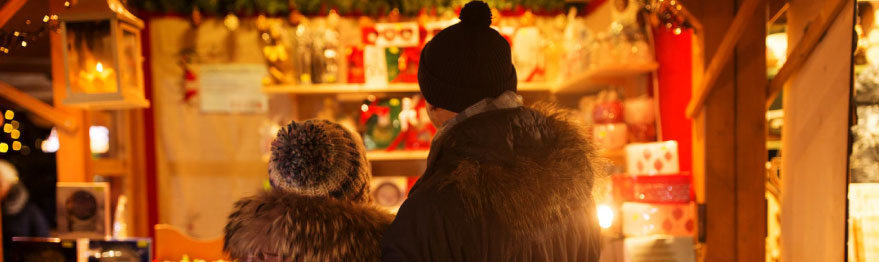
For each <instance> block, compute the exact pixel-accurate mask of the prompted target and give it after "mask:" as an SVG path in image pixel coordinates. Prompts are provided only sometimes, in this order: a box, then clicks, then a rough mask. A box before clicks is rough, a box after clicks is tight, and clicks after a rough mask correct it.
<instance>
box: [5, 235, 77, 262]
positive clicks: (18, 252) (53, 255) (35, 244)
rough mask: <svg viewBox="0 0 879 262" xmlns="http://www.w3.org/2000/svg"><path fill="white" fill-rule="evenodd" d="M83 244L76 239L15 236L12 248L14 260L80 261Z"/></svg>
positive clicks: (34, 261)
mask: <svg viewBox="0 0 879 262" xmlns="http://www.w3.org/2000/svg"><path fill="white" fill-rule="evenodd" d="M81 246H82V245H81V244H80V243H77V241H76V240H61V239H59V238H31V237H13V238H12V245H11V247H12V248H11V249H10V250H6V252H11V253H12V261H20V262H32V261H33V262H39V261H58V262H78V261H80V260H79V257H78V256H79V254H80V252H79V249H80V248H81Z"/></svg>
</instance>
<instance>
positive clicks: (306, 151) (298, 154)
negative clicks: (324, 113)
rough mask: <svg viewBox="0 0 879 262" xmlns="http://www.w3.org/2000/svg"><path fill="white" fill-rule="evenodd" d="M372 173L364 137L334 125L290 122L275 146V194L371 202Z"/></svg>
mask: <svg viewBox="0 0 879 262" xmlns="http://www.w3.org/2000/svg"><path fill="white" fill-rule="evenodd" d="M370 172H371V170H370V168H369V162H368V161H367V159H366V152H365V149H364V147H363V143H362V142H361V140H360V136H358V135H357V134H356V133H354V132H351V131H349V130H348V129H346V128H345V127H343V126H342V125H339V124H337V123H334V122H331V121H327V120H306V121H301V122H296V121H293V122H290V124H288V125H287V126H285V127H283V128H281V130H280V131H278V137H277V138H276V139H275V141H274V142H272V156H271V160H270V163H269V181H270V182H271V184H272V188H273V189H274V190H280V191H284V192H291V193H296V194H299V195H303V196H308V197H331V198H336V199H339V200H350V201H356V202H368V201H369V199H370V197H369V179H370Z"/></svg>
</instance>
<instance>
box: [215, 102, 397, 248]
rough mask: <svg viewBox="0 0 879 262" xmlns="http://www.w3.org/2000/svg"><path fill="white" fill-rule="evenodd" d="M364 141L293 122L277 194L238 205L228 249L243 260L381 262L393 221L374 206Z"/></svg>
mask: <svg viewBox="0 0 879 262" xmlns="http://www.w3.org/2000/svg"><path fill="white" fill-rule="evenodd" d="M369 179H370V168H369V164H368V162H367V160H366V154H365V152H364V148H363V145H362V142H361V141H360V138H359V136H358V135H356V134H354V133H352V132H349V131H347V130H346V129H345V128H344V127H342V126H341V125H339V124H336V123H333V122H330V121H326V120H308V121H304V122H299V123H297V122H292V123H290V124H289V125H288V126H286V127H285V128H282V129H281V130H280V131H279V132H278V138H276V139H275V141H274V142H273V143H272V157H271V162H270V163H269V181H270V182H271V184H272V189H271V190H270V191H269V192H263V193H260V194H258V195H256V196H252V197H247V198H244V199H242V200H240V201H238V202H237V203H236V204H235V210H234V211H233V213H232V214H231V215H230V216H229V221H228V223H227V224H226V228H225V243H224V245H223V250H224V251H225V252H227V253H229V255H230V257H231V258H233V259H238V260H239V261H379V260H380V258H381V255H380V254H381V250H380V246H379V241H380V240H381V236H382V234H383V233H384V231H385V229H386V228H387V226H388V225H389V224H390V222H391V220H392V219H393V217H392V216H391V214H389V213H388V212H386V211H382V210H380V209H379V208H378V207H376V206H374V205H372V199H371V197H370V194H369Z"/></svg>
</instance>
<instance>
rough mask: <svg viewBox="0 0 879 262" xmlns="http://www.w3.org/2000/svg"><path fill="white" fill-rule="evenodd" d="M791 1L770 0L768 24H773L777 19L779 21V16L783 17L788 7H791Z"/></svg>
mask: <svg viewBox="0 0 879 262" xmlns="http://www.w3.org/2000/svg"><path fill="white" fill-rule="evenodd" d="M789 2H790V0H769V21H767V22H766V24H767V25H772V24H773V23H775V21H778V18H781V16H782V15H784V12H787V8H788V7H790V3H789Z"/></svg>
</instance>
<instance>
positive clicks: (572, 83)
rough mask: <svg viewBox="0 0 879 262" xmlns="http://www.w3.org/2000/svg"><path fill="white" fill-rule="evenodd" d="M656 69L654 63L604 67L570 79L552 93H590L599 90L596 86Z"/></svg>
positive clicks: (629, 78)
mask: <svg viewBox="0 0 879 262" xmlns="http://www.w3.org/2000/svg"><path fill="white" fill-rule="evenodd" d="M657 68H659V65H658V64H657V63H656V62H649V63H632V64H618V65H604V66H601V67H598V68H593V69H589V70H586V71H584V72H583V73H580V74H578V75H575V76H573V77H571V78H570V79H568V80H567V81H564V82H562V83H561V84H559V85H557V86H554V87H553V89H552V92H553V93H592V92H596V91H598V90H599V89H600V88H601V86H600V85H598V84H616V83H618V82H620V81H628V80H631V78H633V77H635V76H638V75H642V74H647V73H651V72H653V71H656V69H657Z"/></svg>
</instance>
